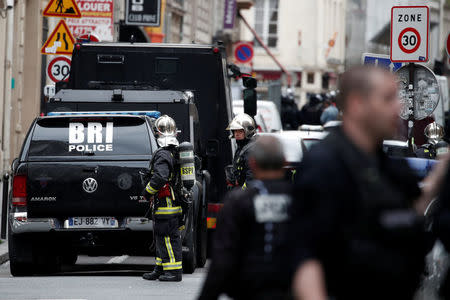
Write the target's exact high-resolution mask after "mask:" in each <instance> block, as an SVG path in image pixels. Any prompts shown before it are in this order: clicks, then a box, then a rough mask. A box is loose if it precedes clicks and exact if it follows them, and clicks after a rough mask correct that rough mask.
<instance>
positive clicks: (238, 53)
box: [234, 43, 253, 63]
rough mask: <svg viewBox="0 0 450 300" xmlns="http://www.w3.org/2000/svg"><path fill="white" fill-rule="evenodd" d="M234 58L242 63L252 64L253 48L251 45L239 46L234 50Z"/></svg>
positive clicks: (243, 44)
mask: <svg viewBox="0 0 450 300" xmlns="http://www.w3.org/2000/svg"><path fill="white" fill-rule="evenodd" d="M234 57H235V58H236V60H237V61H239V62H241V63H247V62H250V61H251V60H252V58H253V47H252V45H250V44H245V43H242V44H238V45H237V46H236V50H234Z"/></svg>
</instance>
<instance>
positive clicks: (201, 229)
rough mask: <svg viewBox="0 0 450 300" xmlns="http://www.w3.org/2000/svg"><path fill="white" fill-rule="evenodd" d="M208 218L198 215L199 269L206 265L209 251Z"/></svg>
mask: <svg viewBox="0 0 450 300" xmlns="http://www.w3.org/2000/svg"><path fill="white" fill-rule="evenodd" d="M207 226H208V225H207V222H206V216H205V217H203V218H202V214H201V212H199V213H198V221H197V267H199V268H203V267H204V266H205V264H206V254H207V251H208V227H207Z"/></svg>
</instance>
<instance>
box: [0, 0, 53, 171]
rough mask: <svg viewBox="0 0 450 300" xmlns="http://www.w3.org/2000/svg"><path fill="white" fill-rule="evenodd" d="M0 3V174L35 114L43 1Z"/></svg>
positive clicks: (12, 156) (2, 0) (16, 151)
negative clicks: (11, 4) (8, 5)
mask: <svg viewBox="0 0 450 300" xmlns="http://www.w3.org/2000/svg"><path fill="white" fill-rule="evenodd" d="M13 3H14V5H13V6H10V7H7V5H6V4H7V3H6V1H4V0H0V120H1V121H0V126H1V131H0V141H1V149H0V171H2V172H4V171H6V170H9V168H10V165H11V162H12V160H13V159H14V158H15V157H17V155H18V154H19V152H20V148H21V146H22V142H23V140H24V138H25V135H26V134H27V130H28V127H29V126H30V124H31V122H32V121H33V119H34V118H35V117H36V116H37V115H38V114H39V110H40V99H41V93H42V87H41V75H42V74H41V65H42V57H41V54H40V49H41V46H42V44H43V40H42V36H43V29H45V28H44V27H43V18H42V11H43V8H44V7H45V4H46V3H45V2H44V1H40V0H15V1H14V2H13Z"/></svg>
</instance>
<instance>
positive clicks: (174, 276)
mask: <svg viewBox="0 0 450 300" xmlns="http://www.w3.org/2000/svg"><path fill="white" fill-rule="evenodd" d="M182 273H183V271H182V270H174V271H164V274H162V275H161V276H159V281H181V278H182Z"/></svg>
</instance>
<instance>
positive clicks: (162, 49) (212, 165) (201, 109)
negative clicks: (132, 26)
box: [44, 43, 233, 228]
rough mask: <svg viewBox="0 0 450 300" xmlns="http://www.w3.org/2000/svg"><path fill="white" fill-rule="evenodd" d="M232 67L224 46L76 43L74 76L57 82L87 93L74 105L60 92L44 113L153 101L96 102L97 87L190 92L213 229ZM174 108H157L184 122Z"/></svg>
mask: <svg viewBox="0 0 450 300" xmlns="http://www.w3.org/2000/svg"><path fill="white" fill-rule="evenodd" d="M228 67H229V66H228V64H227V60H226V54H225V48H224V47H223V46H222V45H220V44H217V45H199V44H143V43H134V44H133V43H83V44H76V45H75V47H74V51H73V55H72V64H71V72H70V78H69V80H68V82H67V83H62V82H61V83H59V84H57V91H58V90H59V91H62V90H72V91H84V92H83V93H84V94H83V95H82V96H80V97H79V98H72V99H71V101H70V102H71V104H70V105H69V103H68V101H66V100H65V98H64V97H59V96H58V95H56V96H55V97H54V99H53V100H52V101H51V102H50V103H48V104H47V105H46V108H45V111H44V113H48V112H52V111H56V110H58V111H66V110H68V111H77V110H78V111H80V110H89V111H94V110H99V111H104V110H108V111H110V110H141V109H142V108H140V107H141V106H142V105H144V104H143V102H148V104H149V105H151V103H152V101H153V100H151V99H148V100H147V101H143V102H141V103H140V104H138V105H139V107H136V105H135V104H134V103H128V102H124V103H123V102H121V101H116V100H117V99H121V98H120V97H119V96H118V97H117V98H115V97H112V98H111V101H109V102H108V103H104V102H102V101H94V100H92V97H91V95H92V93H93V92H94V91H101V90H103V91H106V90H108V91H110V92H112V91H115V92H117V93H120V91H130V92H131V91H134V92H135V93H139V92H138V91H145V90H147V91H148V90H156V91H164V90H171V91H183V92H186V91H190V93H192V94H193V99H194V100H193V102H194V103H195V106H196V107H197V111H198V123H197V126H198V128H197V131H196V137H197V138H198V140H196V141H195V145H194V146H195V152H196V155H197V156H198V157H199V159H200V161H201V169H202V170H206V171H208V174H210V175H211V176H210V178H211V184H210V186H209V187H208V196H207V200H208V207H209V209H208V211H209V217H211V218H210V220H209V222H208V228H214V227H215V213H216V212H217V211H218V210H219V209H220V207H221V205H220V204H218V203H220V200H221V198H222V196H223V194H224V193H225V192H226V183H225V182H226V180H225V173H224V168H225V166H226V165H227V164H229V163H230V162H231V159H232V152H233V151H232V147H233V146H232V143H231V142H230V140H229V139H228V133H227V132H226V131H225V128H226V127H227V125H228V124H229V122H230V121H231V119H232V117H233V115H232V103H231V102H232V99H231V92H230V83H229V68H228ZM59 95H61V94H59ZM58 99H60V100H61V101H59V102H58V101H57V100H58ZM115 99H116V100H115ZM171 107H172V106H166V107H164V108H161V109H159V108H158V110H159V111H161V113H163V114H168V115H170V116H172V117H174V118H175V121H177V124H179V123H180V122H181V121H183V122H187V121H188V120H181V119H182V118H183V117H182V116H179V115H177V113H176V111H174V110H173V109H172V108H171ZM189 122H191V121H189ZM181 134H184V133H183V132H181ZM190 141H191V142H194V141H192V140H190ZM219 154H220V155H219Z"/></svg>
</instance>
